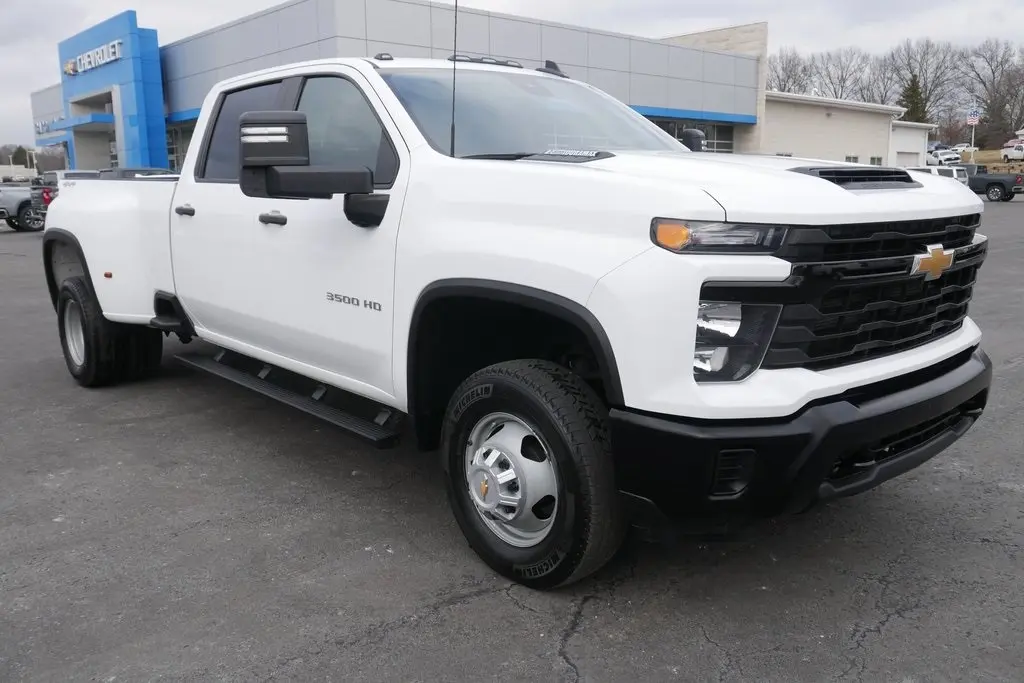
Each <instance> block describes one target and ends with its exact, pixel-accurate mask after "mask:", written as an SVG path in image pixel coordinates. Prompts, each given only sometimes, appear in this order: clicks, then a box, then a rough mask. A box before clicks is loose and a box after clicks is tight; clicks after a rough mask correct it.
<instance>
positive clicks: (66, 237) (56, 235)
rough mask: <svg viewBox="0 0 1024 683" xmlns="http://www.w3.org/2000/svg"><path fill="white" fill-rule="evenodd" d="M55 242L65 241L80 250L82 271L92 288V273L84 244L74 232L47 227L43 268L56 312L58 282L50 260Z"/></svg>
mask: <svg viewBox="0 0 1024 683" xmlns="http://www.w3.org/2000/svg"><path fill="white" fill-rule="evenodd" d="M55 242H63V243H64V244H67V245H68V246H69V247H71V248H72V249H74V250H75V251H76V252H78V259H79V260H80V261H81V262H82V271H83V272H84V273H85V280H86V282H88V283H89V287H90V289H91V288H92V275H90V274H89V262H88V261H86V260H85V252H84V251H82V245H81V243H80V242H79V241H78V238H77V237H75V236H74V235H73V234H72V233H70V232H68V231H67V230H61V229H60V228H47V230H46V232H44V233H43V270H44V271H45V273H46V287H47V289H49V290H50V302H51V303H52V304H53V310H54V312H56V311H57V295H58V289H57V283H56V282H55V281H54V279H53V263H52V262H51V260H50V255H51V247H50V245H52V244H53V243H55Z"/></svg>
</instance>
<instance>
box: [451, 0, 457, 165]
mask: <svg viewBox="0 0 1024 683" xmlns="http://www.w3.org/2000/svg"><path fill="white" fill-rule="evenodd" d="M452 54H453V55H457V54H459V0H455V35H454V37H453V38H452ZM458 63H459V60H457V59H453V60H452V130H451V136H452V141H451V156H452V158H455V67H456V66H458Z"/></svg>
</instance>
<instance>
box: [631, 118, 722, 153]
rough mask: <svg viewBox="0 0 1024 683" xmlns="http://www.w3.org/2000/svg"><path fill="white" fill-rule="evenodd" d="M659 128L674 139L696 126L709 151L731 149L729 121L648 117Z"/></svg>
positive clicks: (679, 138)
mask: <svg viewBox="0 0 1024 683" xmlns="http://www.w3.org/2000/svg"><path fill="white" fill-rule="evenodd" d="M649 118H650V119H651V121H653V122H654V123H655V124H656V125H657V126H658V127H659V128H661V129H662V130H663V131H665V132H666V133H668V134H669V135H671V136H673V137H674V138H675V139H676V140H682V139H683V131H684V130H685V129H687V128H696V129H698V130H700V131H702V132H703V133H704V135H705V137H706V138H707V142H708V151H709V152H724V153H731V152H732V151H733V133H734V128H735V127H734V126H733V125H732V124H729V123H712V122H709V121H690V120H686V119H661V118H655V117H649Z"/></svg>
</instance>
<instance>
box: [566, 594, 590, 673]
mask: <svg viewBox="0 0 1024 683" xmlns="http://www.w3.org/2000/svg"><path fill="white" fill-rule="evenodd" d="M596 597H597V596H596V595H584V596H583V597H582V598H580V600H579V602H574V603H573V604H572V610H571V611H570V612H569V623H567V624H566V626H565V628H564V629H563V630H562V635H561V636H560V637H559V639H558V657H559V659H561V660H562V662H563V663H564V664H565V665H566V666H567V667H568V668H569V673H570V674H571V676H572V678H570V679H569V681H571V683H576V681H579V680H581V678H580V668H579V666H578V665H577V664H576V662H575V661H574V660H573V658H572V657H571V656H570V655H569V641H570V640H572V638H573V636H575V635H576V634H577V633H578V632H579V629H580V622H581V621H582V620H583V608H584V607H586V606H587V603H588V602H590V601H591V600H593V599H594V598H596Z"/></svg>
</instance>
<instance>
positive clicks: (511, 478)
mask: <svg viewBox="0 0 1024 683" xmlns="http://www.w3.org/2000/svg"><path fill="white" fill-rule="evenodd" d="M466 484H467V485H468V488H469V495H470V499H471V500H472V501H473V504H474V506H475V507H476V511H477V513H478V514H479V515H480V517H481V519H482V520H483V521H484V523H485V524H486V525H487V527H488V528H489V529H490V530H491V532H493V533H494V535H495V536H497V537H498V538H500V539H501V540H502V541H504V542H506V543H508V544H509V545H513V546H516V547H519V548H529V547H531V546H534V545H537V544H538V543H540V542H541V541H543V540H544V539H545V538H546V537H547V535H548V533H549V532H550V531H551V527H552V523H553V522H554V519H555V511H556V510H557V508H558V495H559V493H558V476H557V472H556V468H555V463H554V459H553V458H552V456H551V455H550V453H549V451H548V449H547V447H546V446H545V445H544V443H543V442H542V441H541V439H540V438H539V437H538V436H537V434H536V433H535V432H534V430H533V429H532V428H530V427H529V426H528V425H527V424H526V423H525V422H523V421H522V420H520V419H519V418H517V417H515V416H514V415H510V414H507V413H493V414H491V415H487V416H486V417H484V418H483V419H481V420H480V421H479V422H477V423H476V425H475V426H474V427H473V429H472V431H471V432H470V438H469V443H468V444H467V445H466Z"/></svg>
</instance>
